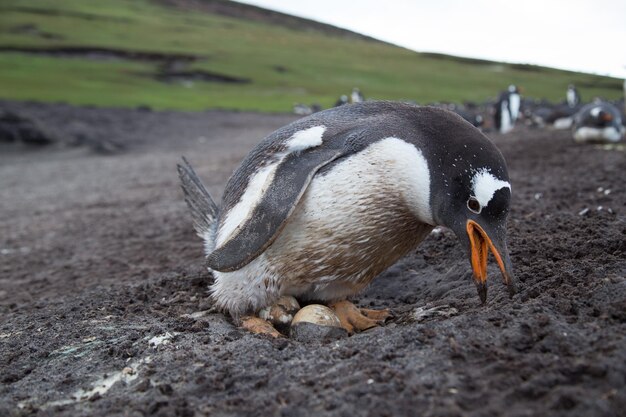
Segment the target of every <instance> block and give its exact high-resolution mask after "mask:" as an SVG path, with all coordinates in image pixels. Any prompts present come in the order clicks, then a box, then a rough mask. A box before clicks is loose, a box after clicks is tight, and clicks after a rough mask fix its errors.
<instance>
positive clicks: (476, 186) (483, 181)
mask: <svg viewBox="0 0 626 417" xmlns="http://www.w3.org/2000/svg"><path fill="white" fill-rule="evenodd" d="M505 187H506V188H508V189H509V190H510V189H511V184H509V183H508V182H507V181H502V180H500V179H498V178H496V177H494V176H493V174H492V173H491V172H489V170H488V169H487V168H482V169H480V170H478V171H477V172H476V174H474V177H473V178H472V192H473V195H474V197H476V200H478V202H479V203H480V206H481V207H487V205H488V204H489V202H490V201H491V199H492V198H493V195H494V194H495V193H496V191H498V190H499V189H501V188H505Z"/></svg>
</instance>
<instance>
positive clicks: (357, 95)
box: [350, 87, 365, 103]
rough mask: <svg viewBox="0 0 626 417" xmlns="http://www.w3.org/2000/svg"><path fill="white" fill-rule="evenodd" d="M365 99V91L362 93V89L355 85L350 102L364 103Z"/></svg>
mask: <svg viewBox="0 0 626 417" xmlns="http://www.w3.org/2000/svg"><path fill="white" fill-rule="evenodd" d="M363 101H365V97H363V93H361V90H359V89H358V88H356V87H354V88H353V89H352V94H350V103H362V102H363Z"/></svg>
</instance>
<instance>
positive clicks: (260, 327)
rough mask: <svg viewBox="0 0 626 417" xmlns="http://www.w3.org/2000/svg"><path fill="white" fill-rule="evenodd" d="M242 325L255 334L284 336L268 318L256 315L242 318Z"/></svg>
mask: <svg viewBox="0 0 626 417" xmlns="http://www.w3.org/2000/svg"><path fill="white" fill-rule="evenodd" d="M241 327H243V328H244V329H246V330H247V331H249V332H252V333H254V334H266V335H268V336H272V337H284V336H283V335H282V334H281V333H280V332H279V331H278V330H276V329H275V328H274V326H272V324H271V323H270V322H268V321H266V320H263V319H261V318H259V317H254V316H245V317H242V318H241Z"/></svg>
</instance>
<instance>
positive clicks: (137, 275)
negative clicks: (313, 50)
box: [0, 102, 626, 416]
mask: <svg viewBox="0 0 626 417" xmlns="http://www.w3.org/2000/svg"><path fill="white" fill-rule="evenodd" d="M2 109H4V110H11V111H15V112H18V113H19V114H20V115H22V116H26V117H31V118H33V119H35V120H36V121H37V122H38V123H39V125H40V126H44V127H45V128H46V130H47V131H48V132H50V134H52V135H54V137H55V138H56V139H57V141H56V143H55V144H53V145H49V146H46V147H37V148H31V147H28V146H26V145H24V144H19V143H13V144H0V415H3V416H5V415H6V416H10V415H31V414H34V415H41V416H45V415H63V416H99V415H132V416H141V415H164V416H173V415H182V416H192V415H211V416H229V415H259V416H266V415H289V416H292V415H293V416H298V415H320V414H325V415H332V416H360V415H363V416H366V415H371V416H384V415H389V416H391V415H422V416H457V415H458V416H461V415H469V416H497V415H507V416H535V415H557V416H558V415H575V416H617V415H623V414H622V413H623V410H624V409H625V408H626V391H625V386H626V324H625V322H626V280H625V275H626V261H625V259H626V256H625V254H624V250H625V235H626V224H625V218H626V217H625V215H626V212H625V203H626V194H625V192H624V177H623V175H624V172H625V169H626V158H625V155H624V151H623V148H622V150H615V149H612V150H607V149H603V148H602V147H597V146H582V145H576V144H574V143H573V142H572V141H571V140H570V137H569V133H568V132H562V131H561V132H555V131H546V130H529V129H525V128H519V129H518V130H516V131H514V132H513V133H511V134H509V135H506V136H498V135H492V136H493V139H494V141H495V142H496V143H497V145H498V146H499V147H500V149H501V150H502V152H503V153H504V155H505V157H506V158H507V160H508V163H509V171H510V176H511V180H512V184H513V203H512V210H511V215H510V224H509V235H510V238H509V247H510V248H511V251H512V259H513V261H514V265H515V269H516V274H517V277H518V279H519V281H520V287H521V288H520V292H519V294H518V295H516V296H515V297H514V298H513V299H509V297H508V296H507V293H506V287H505V286H504V285H502V284H501V282H500V280H501V279H500V277H499V272H498V271H497V268H496V267H495V264H494V263H493V262H491V264H490V265H491V268H490V276H491V278H490V284H491V286H490V292H489V296H488V304H487V305H485V306H481V305H480V304H479V299H478V295H477V294H476V289H475V287H474V285H473V283H472V281H471V279H470V275H469V273H470V266H469V262H468V260H467V259H466V258H465V256H464V255H463V254H462V253H461V249H460V246H459V245H458V243H457V242H456V240H455V238H454V236H453V235H452V234H451V233H449V232H447V231H445V230H440V231H439V232H436V233H433V234H432V235H431V236H430V237H429V238H428V239H427V240H426V241H425V242H424V243H423V244H422V245H421V246H420V247H419V248H418V250H417V251H416V252H415V253H413V254H411V255H410V256H408V257H406V258H404V259H402V260H401V261H400V262H398V263H397V264H396V265H395V266H393V267H392V268H390V269H389V270H388V271H386V272H385V273H383V274H382V275H381V276H380V277H379V278H378V279H377V280H375V282H374V284H373V285H372V286H371V287H370V288H369V289H368V290H367V291H366V292H365V293H364V294H362V295H361V296H359V297H357V298H356V300H358V302H359V304H360V305H362V306H372V307H390V308H391V309H393V310H394V311H395V313H396V318H395V319H394V320H392V321H391V322H389V323H388V324H387V325H386V326H385V327H380V328H376V329H373V330H370V331H367V332H365V333H361V334H357V335H355V336H352V337H349V338H344V339H341V340H338V341H334V342H329V343H318V342H309V343H303V342H296V341H293V340H289V339H284V340H270V339H268V338H266V337H260V336H254V335H251V334H248V333H246V332H244V331H242V330H239V329H238V328H236V327H235V326H234V325H233V324H232V323H231V321H230V320H229V319H228V318H227V317H225V316H223V315H222V314H219V313H216V312H214V311H213V310H212V305H211V301H210V300H209V299H208V298H207V286H208V285H209V284H210V282H211V280H212V278H211V276H210V275H209V274H208V273H207V272H206V270H205V268H204V266H203V254H202V244H201V242H200V240H199V239H198V238H197V237H196V236H195V234H194V232H193V230H192V226H191V220H190V218H189V216H188V213H187V211H186V207H185V205H184V202H183V199H182V193H181V191H180V189H179V186H178V181H177V176H176V169H175V164H176V162H177V161H178V160H179V158H180V156H181V155H186V156H187V157H188V158H189V159H190V161H191V162H192V164H194V166H195V167H196V169H197V171H198V173H199V174H200V176H201V177H202V178H203V180H204V181H205V182H206V184H207V185H208V186H209V191H210V192H211V193H212V194H213V195H214V196H219V195H221V191H222V187H223V185H224V184H225V182H226V180H227V178H228V176H229V175H230V173H231V172H232V171H233V169H234V168H235V167H236V166H237V164H238V163H239V161H240V160H241V159H242V158H243V156H244V155H245V154H246V153H247V151H248V150H249V149H250V148H251V147H252V146H253V145H254V144H255V143H257V142H258V141H260V140H261V139H262V137H263V136H264V135H266V134H268V133H270V132H271V131H272V130H274V129H275V128H277V127H279V126H282V125H284V124H286V123H288V122H289V121H291V120H294V118H295V117H294V116H290V115H282V116H281V115H278V116H276V115H275V116H269V115H260V114H253V113H232V112H231V113H228V112H219V111H209V112H202V113H177V112H159V113H157V112H151V111H148V110H146V109H143V110H142V109H138V110H119V109H93V108H74V107H69V106H65V105H38V104H18V103H9V102H0V110H2ZM111 144H114V145H115V146H111ZM103 149H104V150H105V151H103ZM620 410H621V411H620Z"/></svg>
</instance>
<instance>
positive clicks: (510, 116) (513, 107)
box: [494, 85, 521, 133]
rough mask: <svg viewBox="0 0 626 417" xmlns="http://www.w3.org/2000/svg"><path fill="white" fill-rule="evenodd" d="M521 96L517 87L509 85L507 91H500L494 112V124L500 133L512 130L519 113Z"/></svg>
mask: <svg viewBox="0 0 626 417" xmlns="http://www.w3.org/2000/svg"><path fill="white" fill-rule="evenodd" d="M520 104H521V97H520V94H519V89H518V88H517V87H516V86H515V85H510V86H509V88H508V90H507V91H504V92H502V93H500V96H499V98H498V101H497V103H496V106H495V107H496V109H495V113H494V117H495V125H496V128H497V129H498V130H499V131H500V133H508V132H510V131H511V130H513V127H514V126H515V122H516V121H517V118H518V117H519V113H520Z"/></svg>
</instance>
